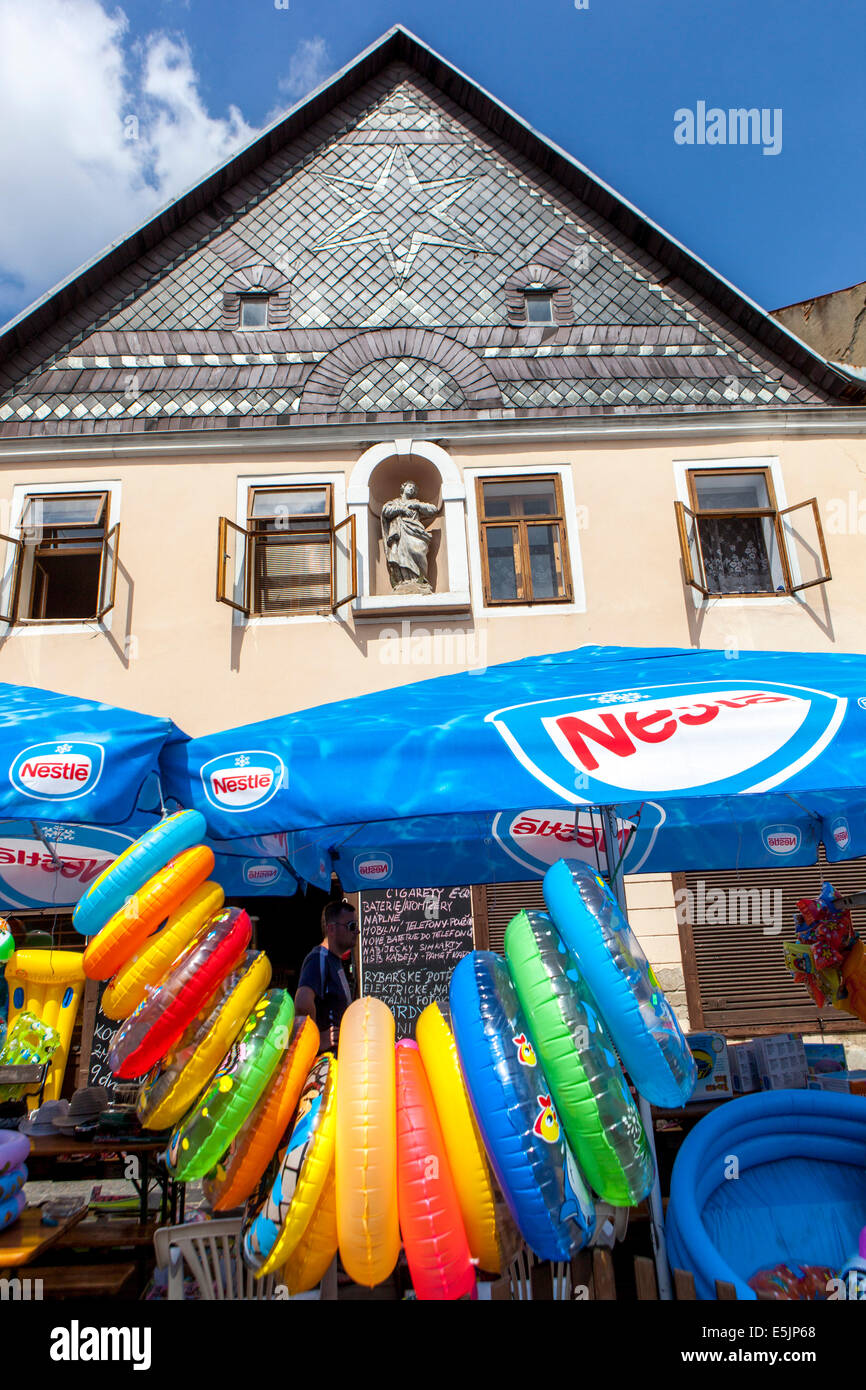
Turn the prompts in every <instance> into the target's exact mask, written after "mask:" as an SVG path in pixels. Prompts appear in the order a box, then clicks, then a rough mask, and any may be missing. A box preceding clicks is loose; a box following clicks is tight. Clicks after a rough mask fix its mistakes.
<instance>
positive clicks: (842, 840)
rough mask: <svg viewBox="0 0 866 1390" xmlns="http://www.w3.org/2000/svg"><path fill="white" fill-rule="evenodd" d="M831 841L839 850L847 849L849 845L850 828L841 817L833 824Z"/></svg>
mask: <svg viewBox="0 0 866 1390" xmlns="http://www.w3.org/2000/svg"><path fill="white" fill-rule="evenodd" d="M832 833H833V839H834V840H835V841H836V844H837V845H838V846H839V848H840V849H847V848H848V846H849V845H850V843H851V828H850V826H849V825H848V822H847V821H846V820H845V819H844V817H841V818H840V819H839V820H836V821H834V822H833V832H832Z"/></svg>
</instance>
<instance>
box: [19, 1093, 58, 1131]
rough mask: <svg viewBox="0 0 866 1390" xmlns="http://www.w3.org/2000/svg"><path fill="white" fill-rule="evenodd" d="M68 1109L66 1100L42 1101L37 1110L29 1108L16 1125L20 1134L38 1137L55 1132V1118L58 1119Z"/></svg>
mask: <svg viewBox="0 0 866 1390" xmlns="http://www.w3.org/2000/svg"><path fill="white" fill-rule="evenodd" d="M68 1110H69V1101H68V1100H46V1101H43V1103H42V1105H40V1107H39V1109H38V1110H31V1111H30V1114H29V1115H25V1117H24V1119H23V1120H22V1121H21V1123H20V1124H19V1126H18V1129H19V1132H20V1133H21V1134H31V1135H33V1136H34V1137H38V1136H39V1135H40V1134H41V1135H46V1134H56V1133H57V1130H56V1129H55V1128H54V1121H55V1119H59V1118H60V1117H61V1116H63V1115H65V1114H66V1113H67V1112H68Z"/></svg>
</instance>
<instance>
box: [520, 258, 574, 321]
mask: <svg viewBox="0 0 866 1390" xmlns="http://www.w3.org/2000/svg"><path fill="white" fill-rule="evenodd" d="M532 284H539V285H543V286H544V288H545V289H546V290H550V291H551V294H552V301H553V304H552V307H553V322H554V324H556V325H559V324H569V323H574V303H573V301H572V298H571V286H570V284H569V283H568V281H567V280H566V278H565V276H564V275H562V274H561V273H560V272H559V271H558V270H553V269H552V268H551V267H550V266H549V265H542V264H541V262H540V261H532V262H531V263H530V264H529V265H524V266H521V268H520V270H516V271H515V272H514V274H513V275H509V277H508V279H507V280H506V281H505V284H504V285H503V290H504V292H505V312H506V313H507V315H508V325H509V327H510V328H520V327H522V326H523V325H525V324H526V323H527V321H528V320H527V317H526V295H525V291H526V290H527V289H528V288H529V286H530V285H532ZM534 326H535V327H537V325H534Z"/></svg>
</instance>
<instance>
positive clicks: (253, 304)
mask: <svg viewBox="0 0 866 1390" xmlns="http://www.w3.org/2000/svg"><path fill="white" fill-rule="evenodd" d="M267 322H268V298H267V295H264V294H251V295H245V296H243V297H242V298H241V328H265V327H266V325H267Z"/></svg>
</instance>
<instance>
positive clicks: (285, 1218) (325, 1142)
mask: <svg viewBox="0 0 866 1390" xmlns="http://www.w3.org/2000/svg"><path fill="white" fill-rule="evenodd" d="M338 1075H339V1067H338V1065H337V1062H336V1060H335V1058H334V1056H333V1054H332V1053H330V1052H326V1053H324V1054H323V1055H322V1056H321V1057H320V1058H319V1060H318V1061H317V1062H316V1063H315V1065H314V1066H313V1068H312V1070H311V1071H310V1073H309V1075H308V1077H307V1080H306V1083H305V1085H304V1089H303V1090H302V1092H301V1098H300V1100H299V1102H298V1113H297V1117H296V1119H295V1123H294V1126H293V1128H292V1132H291V1135H290V1136H289V1141H288V1143H287V1144H286V1147H285V1149H284V1150H283V1152H282V1154H281V1155H280V1162H279V1171H278V1173H277V1176H276V1178H275V1179H274V1182H273V1185H272V1187H271V1190H270V1192H269V1193H268V1196H267V1197H266V1198H265V1200H264V1202H263V1203H262V1205H261V1206H260V1207H259V1209H258V1211H256V1213H255V1214H254V1216H253V1217H252V1219H251V1220H250V1221H249V1222H248V1223H247V1224H246V1226H245V1228H244V1232H243V1238H242V1249H243V1257H244V1261H245V1262H246V1264H247V1265H249V1267H250V1269H253V1270H255V1271H256V1275H257V1277H258V1278H263V1277H264V1276H265V1275H266V1274H270V1273H271V1271H272V1270H274V1269H278V1268H279V1267H280V1265H282V1264H285V1262H286V1261H287V1260H288V1259H289V1258H290V1256H291V1255H292V1253H293V1252H294V1251H295V1250H296V1249H297V1246H298V1244H299V1243H300V1241H301V1239H302V1237H303V1235H304V1233H305V1232H306V1230H307V1228H308V1227H309V1225H310V1222H311V1220H312V1219H313V1217H314V1215H315V1213H316V1210H317V1208H318V1205H319V1202H320V1200H321V1198H322V1195H323V1193H324V1191H325V1185H326V1183H327V1181H328V1179H329V1178H330V1177H331V1176H332V1174H333V1168H334V1145H335V1140H336V1118H337V1077H338ZM323 1236H324V1231H320V1232H319V1237H318V1238H317V1243H320V1241H321V1239H322V1238H323ZM334 1250H336V1245H335V1247H334ZM333 1253H334V1252H332V1257H333ZM310 1255H311V1252H310V1251H309V1250H308V1253H307V1256H306V1258H307V1259H309V1258H310ZM329 1263H330V1261H329ZM325 1267H326V1268H327V1265H326V1266H325ZM314 1282H316V1281H314Z"/></svg>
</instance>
